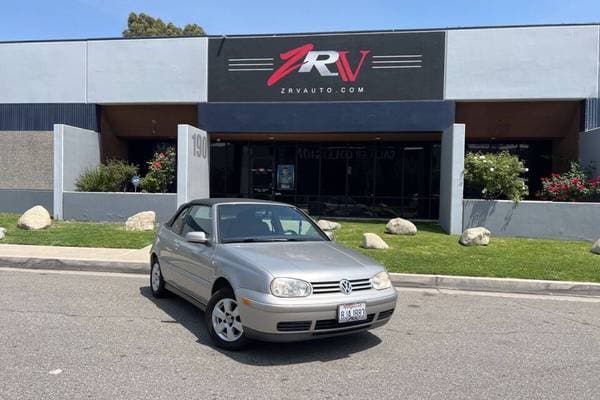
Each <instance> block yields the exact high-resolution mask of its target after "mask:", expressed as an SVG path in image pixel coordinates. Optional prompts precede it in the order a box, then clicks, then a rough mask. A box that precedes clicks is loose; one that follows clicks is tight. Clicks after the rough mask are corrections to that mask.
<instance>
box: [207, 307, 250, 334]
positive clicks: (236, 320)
mask: <svg viewBox="0 0 600 400" xmlns="http://www.w3.org/2000/svg"><path fill="white" fill-rule="evenodd" d="M212 325H213V329H214V331H215V333H216V334H217V336H219V338H220V339H221V340H224V341H226V342H235V341H237V340H239V339H240V337H242V335H243V334H244V328H243V327H242V322H241V320H240V312H239V307H238V304H237V302H236V301H235V300H233V299H229V298H224V299H221V300H219V301H218V302H217V304H216V305H215V307H214V308H213V310H212Z"/></svg>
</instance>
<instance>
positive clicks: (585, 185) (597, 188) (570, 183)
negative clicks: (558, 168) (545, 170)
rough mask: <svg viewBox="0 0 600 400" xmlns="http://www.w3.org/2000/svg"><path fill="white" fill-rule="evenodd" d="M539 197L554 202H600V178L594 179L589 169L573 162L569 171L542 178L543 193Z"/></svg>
mask: <svg viewBox="0 0 600 400" xmlns="http://www.w3.org/2000/svg"><path fill="white" fill-rule="evenodd" d="M538 197H540V198H542V199H545V200H552V201H590V200H598V199H600V176H597V177H595V178H592V177H591V171H590V169H589V168H583V167H582V166H581V165H579V164H578V163H576V162H572V163H571V169H570V170H569V171H567V172H565V173H563V174H552V175H550V176H549V177H546V178H542V191H541V192H540V193H539V196H538Z"/></svg>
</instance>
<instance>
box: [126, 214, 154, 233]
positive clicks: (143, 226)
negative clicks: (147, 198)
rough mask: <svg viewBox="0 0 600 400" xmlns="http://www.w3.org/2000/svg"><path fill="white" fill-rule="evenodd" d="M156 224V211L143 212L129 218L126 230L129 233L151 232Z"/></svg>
mask: <svg viewBox="0 0 600 400" xmlns="http://www.w3.org/2000/svg"><path fill="white" fill-rule="evenodd" d="M155 222H156V213H155V212H154V211H142V212H140V213H137V214H135V215H132V216H131V217H129V218H127V222H125V230H128V231H151V230H153V229H154V224H155Z"/></svg>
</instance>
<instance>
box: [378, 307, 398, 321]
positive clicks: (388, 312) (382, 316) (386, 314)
mask: <svg viewBox="0 0 600 400" xmlns="http://www.w3.org/2000/svg"><path fill="white" fill-rule="evenodd" d="M393 313H394V309H393V308H392V309H391V310H385V311H382V312H380V313H379V316H378V317H377V320H380V319H386V318H389V317H391V316H392V314H393Z"/></svg>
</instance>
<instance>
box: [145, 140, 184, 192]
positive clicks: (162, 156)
mask: <svg viewBox="0 0 600 400" xmlns="http://www.w3.org/2000/svg"><path fill="white" fill-rule="evenodd" d="M176 167H177V155H176V153H175V147H173V146H169V147H167V148H166V149H164V150H162V151H157V152H155V153H154V156H153V157H152V159H151V160H150V161H148V173H147V174H146V176H145V177H144V178H142V180H141V181H140V188H141V189H142V190H144V191H146V192H161V193H166V192H167V191H168V190H169V186H170V185H171V184H172V183H173V182H174V181H175V171H176Z"/></svg>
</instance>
